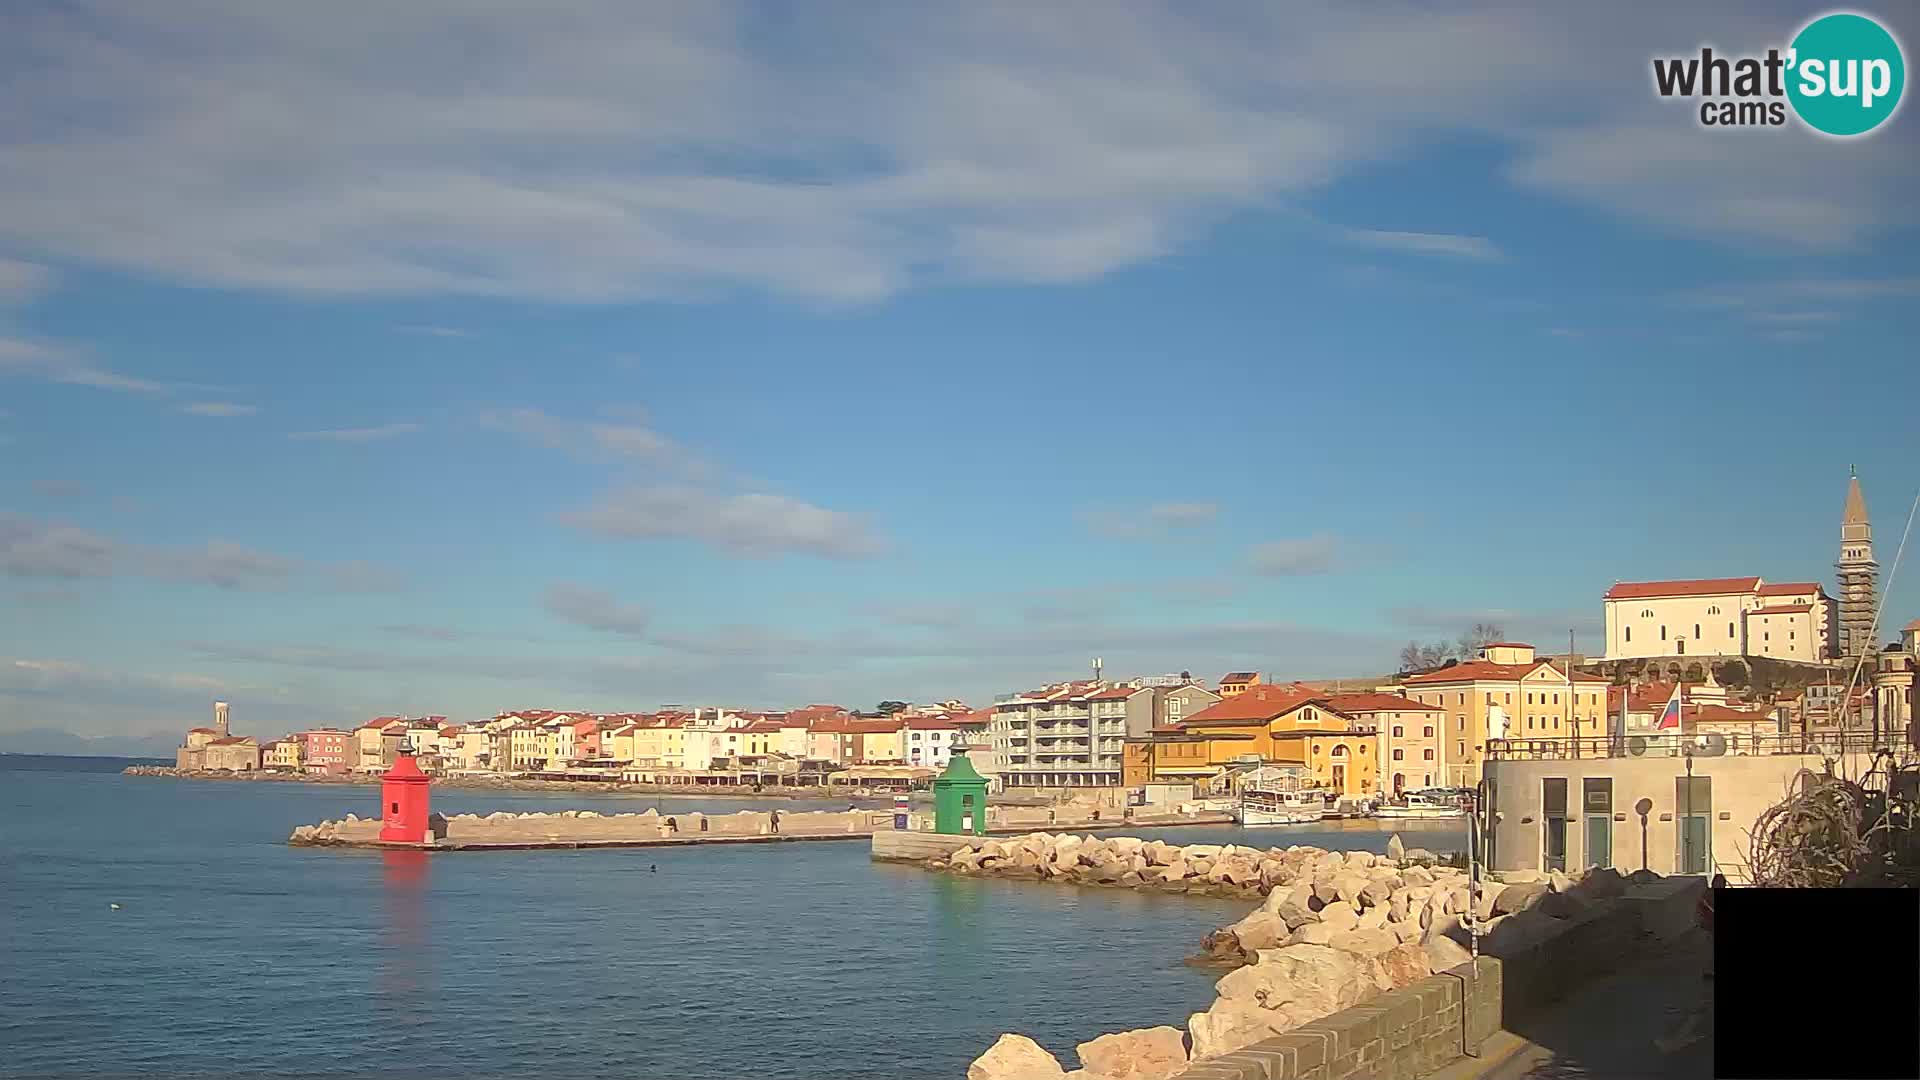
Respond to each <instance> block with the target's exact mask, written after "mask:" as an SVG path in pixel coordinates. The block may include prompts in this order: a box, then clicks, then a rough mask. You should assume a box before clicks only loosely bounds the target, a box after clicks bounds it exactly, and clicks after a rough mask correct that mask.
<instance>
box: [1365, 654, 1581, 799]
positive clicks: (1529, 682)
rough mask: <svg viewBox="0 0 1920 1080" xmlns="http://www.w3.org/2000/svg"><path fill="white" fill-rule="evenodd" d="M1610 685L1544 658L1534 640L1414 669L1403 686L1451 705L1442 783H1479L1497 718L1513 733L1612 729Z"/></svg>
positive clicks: (1442, 749) (1555, 734)
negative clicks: (1434, 667)
mask: <svg viewBox="0 0 1920 1080" xmlns="http://www.w3.org/2000/svg"><path fill="white" fill-rule="evenodd" d="M1606 686H1607V680H1605V679H1603V678H1601V677H1599V676H1597V675H1589V674H1587V673H1586V672H1583V671H1573V672H1569V671H1568V670H1566V669H1565V668H1564V667H1559V666H1556V665H1554V664H1553V663H1552V662H1551V661H1547V660H1541V659H1539V658H1537V657H1536V656H1535V655H1534V648H1533V646H1531V645H1527V644H1524V643H1521V642H1513V641H1498V642H1494V643H1493V644H1491V645H1488V646H1486V647H1485V648H1483V649H1481V650H1480V655H1479V656H1478V657H1477V658H1476V659H1473V660H1469V661H1467V662H1465V663H1461V664H1455V665H1453V666H1452V667H1446V668H1441V669H1440V670H1438V671H1432V672H1428V673H1426V674H1424V675H1411V676H1408V677H1407V678H1405V679H1403V680H1401V682H1400V685H1399V686H1398V687H1397V688H1396V689H1398V690H1399V691H1400V692H1401V693H1404V694H1405V696H1407V697H1409V698H1412V699H1413V700H1415V701H1418V702H1421V703H1422V704H1426V705H1432V706H1435V707H1437V708H1439V709H1441V710H1442V711H1443V718H1442V720H1441V721H1440V725H1439V727H1440V731H1439V732H1438V733H1437V734H1438V735H1439V739H1440V741H1439V745H1438V746H1437V747H1436V751H1437V752H1436V754H1435V757H1436V758H1437V760H1438V765H1439V767H1438V769H1437V770H1436V772H1437V774H1438V775H1439V776H1441V777H1443V778H1444V779H1443V780H1442V781H1441V785H1440V786H1443V787H1471V786H1473V785H1474V784H1476V783H1478V782H1479V780H1480V765H1481V761H1482V760H1483V755H1484V753H1485V748H1486V742H1487V738H1488V731H1489V724H1490V723H1492V724H1494V725H1496V726H1497V727H1498V728H1500V729H1502V730H1504V732H1505V733H1506V734H1507V735H1509V736H1510V737H1513V738H1530V739H1556V738H1572V737H1576V736H1578V737H1594V738H1597V737H1601V736H1605V735H1606V734H1607V721H1606V715H1605V709H1606V702H1607V696H1606ZM1423 726H1424V725H1423Z"/></svg>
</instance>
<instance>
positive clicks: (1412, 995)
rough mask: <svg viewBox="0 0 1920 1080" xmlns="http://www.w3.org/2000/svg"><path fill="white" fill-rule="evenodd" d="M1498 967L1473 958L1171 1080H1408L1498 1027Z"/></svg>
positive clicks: (1460, 1054) (1458, 1053)
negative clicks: (1453, 967) (1456, 966)
mask: <svg viewBox="0 0 1920 1080" xmlns="http://www.w3.org/2000/svg"><path fill="white" fill-rule="evenodd" d="M1501 992H1502V991H1501V962H1500V961H1498V960H1495V959H1493V958H1491V957H1481V958H1480V959H1479V960H1477V961H1475V962H1474V963H1471V964H1462V965H1461V966H1460V967H1458V968H1455V969H1454V970H1452V971H1447V972H1442V973H1441V974H1438V975H1430V976H1428V977H1427V978H1424V979H1421V980H1420V981H1419V982H1416V983H1414V984H1413V985H1411V986H1407V987H1403V988H1401V989H1399V990H1389V991H1386V992H1385V993H1382V994H1380V995H1378V996H1376V997H1373V998H1370V999H1368V1001H1367V1002H1366V1004H1364V1005H1355V1006H1353V1007H1352V1008H1349V1009H1343V1010H1341V1011H1340V1012H1337V1013H1334V1014H1333V1015H1331V1016H1328V1017H1324V1018H1322V1019H1320V1020H1315V1021H1313V1022H1311V1023H1308V1024H1304V1025H1302V1026H1300V1027H1297V1028H1295V1029H1293V1030H1292V1031H1289V1032H1287V1033H1286V1034H1284V1035H1276V1036H1274V1037H1273V1038H1271V1039H1265V1040H1262V1041H1260V1042H1257V1043H1254V1044H1253V1045H1252V1046H1248V1047H1245V1048H1243V1049H1240V1050H1235V1051H1234V1052H1233V1053H1230V1054H1223V1055H1221V1056H1220V1057H1216V1058H1211V1059H1209V1060H1206V1061H1202V1062H1200V1063H1199V1064H1197V1065H1193V1066H1191V1067H1189V1068H1188V1069H1187V1070H1186V1071H1185V1072H1182V1073H1179V1074H1177V1075H1178V1077H1179V1080H1413V1078H1414V1077H1419V1076H1425V1075H1426V1074H1428V1073H1430V1072H1433V1071H1434V1070H1436V1069H1439V1068H1442V1067H1443V1066H1446V1065H1448V1064H1450V1063H1452V1062H1454V1061H1457V1060H1459V1059H1460V1058H1461V1057H1464V1056H1465V1054H1466V1048H1467V1047H1468V1046H1470V1045H1471V1046H1477V1045H1479V1043H1480V1042H1482V1041H1483V1040H1485V1039H1486V1038H1487V1037H1488V1036H1490V1035H1492V1034H1493V1033H1494V1032H1496V1031H1498V1030H1500V1020H1501Z"/></svg>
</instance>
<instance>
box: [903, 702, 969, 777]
mask: <svg viewBox="0 0 1920 1080" xmlns="http://www.w3.org/2000/svg"><path fill="white" fill-rule="evenodd" d="M963 715H964V714H963ZM902 737H903V738H904V739H905V740H906V744H907V764H909V765H918V766H922V767H924V768H929V769H944V768H946V767H947V762H949V761H951V760H952V759H953V748H954V746H955V745H957V744H958V743H959V741H960V725H959V724H958V723H956V722H955V721H954V720H953V719H952V718H951V717H946V716H912V717H908V718H907V723H906V728H905V729H904V731H903V733H902Z"/></svg>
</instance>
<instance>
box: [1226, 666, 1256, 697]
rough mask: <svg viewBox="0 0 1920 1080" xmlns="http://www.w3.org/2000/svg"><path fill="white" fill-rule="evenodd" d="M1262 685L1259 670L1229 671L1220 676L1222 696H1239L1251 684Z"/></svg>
mask: <svg viewBox="0 0 1920 1080" xmlns="http://www.w3.org/2000/svg"><path fill="white" fill-rule="evenodd" d="M1259 685H1260V673H1259V672H1257V671H1229V672H1227V673H1226V674H1225V675H1222V676H1220V696H1221V697H1223V698H1230V697H1239V696H1240V695H1241V694H1244V693H1246V692H1247V688H1248V687H1250V686H1259Z"/></svg>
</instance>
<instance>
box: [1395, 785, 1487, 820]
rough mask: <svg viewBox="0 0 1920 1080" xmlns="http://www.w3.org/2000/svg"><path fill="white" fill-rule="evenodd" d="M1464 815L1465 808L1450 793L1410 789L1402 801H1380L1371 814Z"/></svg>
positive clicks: (1448, 816)
mask: <svg viewBox="0 0 1920 1080" xmlns="http://www.w3.org/2000/svg"><path fill="white" fill-rule="evenodd" d="M1466 815H1467V811H1466V808H1465V807H1463V806H1461V805H1460V803H1459V801H1458V800H1457V799H1455V798H1453V797H1452V796H1451V795H1450V794H1446V793H1443V792H1429V791H1410V792H1408V793H1407V795H1406V799H1405V800H1404V801H1402V802H1397V803H1393V802H1387V803H1381V804H1380V806H1379V807H1377V808H1376V809H1375V810H1374V811H1373V816H1374V817H1380V818H1450V817H1465V816H1466Z"/></svg>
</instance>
